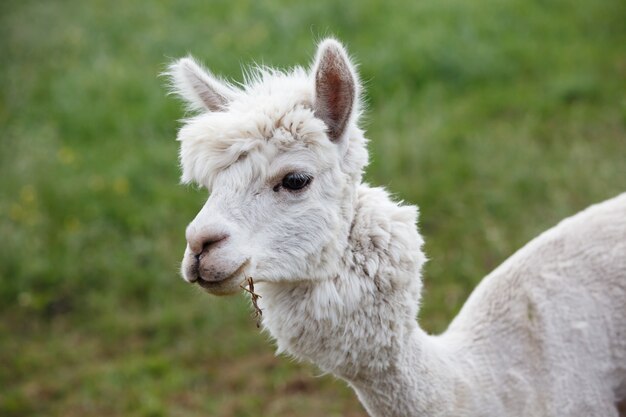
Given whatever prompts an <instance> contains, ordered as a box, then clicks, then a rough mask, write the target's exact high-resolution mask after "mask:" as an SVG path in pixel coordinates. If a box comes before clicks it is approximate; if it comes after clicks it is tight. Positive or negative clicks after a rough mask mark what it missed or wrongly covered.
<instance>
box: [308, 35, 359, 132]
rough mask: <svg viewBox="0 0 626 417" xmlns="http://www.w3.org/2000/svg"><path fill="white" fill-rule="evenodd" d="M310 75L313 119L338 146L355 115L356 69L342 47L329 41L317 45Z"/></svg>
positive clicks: (357, 89)
mask: <svg viewBox="0 0 626 417" xmlns="http://www.w3.org/2000/svg"><path fill="white" fill-rule="evenodd" d="M311 72H312V73H313V74H314V77H315V104H314V110H315V115H316V116H317V117H318V118H320V119H321V120H322V121H323V122H324V123H325V124H326V126H327V134H328V137H329V139H330V140H332V141H333V142H339V141H340V140H341V139H342V137H343V135H344V133H345V132H346V128H347V127H348V126H349V124H350V122H351V121H352V119H353V117H355V115H357V114H358V109H357V107H358V104H359V93H360V84H359V78H358V75H357V72H356V69H355V67H354V65H353V64H352V62H351V61H350V58H349V56H348V53H347V52H346V50H345V48H344V47H343V45H342V44H341V43H340V42H339V41H337V40H336V39H333V38H327V39H325V40H323V41H322V42H320V44H319V46H318V48H317V54H316V57H315V61H314V63H313V67H312V70H311Z"/></svg>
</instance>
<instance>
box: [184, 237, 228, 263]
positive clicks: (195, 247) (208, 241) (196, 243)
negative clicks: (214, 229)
mask: <svg viewBox="0 0 626 417" xmlns="http://www.w3.org/2000/svg"><path fill="white" fill-rule="evenodd" d="M228 237H229V235H228V234H226V233H219V234H217V233H210V234H209V233H207V234H201V235H198V236H194V237H193V238H192V239H189V240H188V243H189V249H190V251H191V253H192V254H193V256H194V257H195V259H196V261H199V260H200V257H201V256H202V255H203V254H205V253H207V252H208V251H209V250H211V249H212V248H214V247H215V246H216V245H217V244H218V243H220V242H222V241H224V240H226V239H228Z"/></svg>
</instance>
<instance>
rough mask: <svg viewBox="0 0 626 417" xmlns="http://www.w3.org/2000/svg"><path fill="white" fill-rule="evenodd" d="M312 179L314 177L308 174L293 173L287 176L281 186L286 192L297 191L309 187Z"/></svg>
mask: <svg viewBox="0 0 626 417" xmlns="http://www.w3.org/2000/svg"><path fill="white" fill-rule="evenodd" d="M312 179H313V177H311V176H310V175H308V174H303V173H301V172H292V173H289V174H287V175H285V177H284V178H283V180H282V182H281V184H280V185H281V186H282V187H283V188H284V189H286V190H291V191H296V190H301V189H303V188H304V187H306V186H307V185H309V184H310V183H311V180H312Z"/></svg>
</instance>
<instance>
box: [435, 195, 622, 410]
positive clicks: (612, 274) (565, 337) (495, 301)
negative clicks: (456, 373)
mask: <svg viewBox="0 0 626 417" xmlns="http://www.w3.org/2000/svg"><path fill="white" fill-rule="evenodd" d="M442 338H444V339H448V340H450V341H453V344H455V343H456V344H458V345H463V346H464V347H466V348H465V349H464V352H463V353H461V354H462V355H465V356H466V358H467V360H468V363H473V364H478V365H480V364H483V365H485V366H486V367H488V368H489V374H487V373H485V374H484V375H483V377H481V378H480V379H481V380H480V381H478V382H479V383H481V384H483V385H485V387H486V388H491V387H493V388H495V387H500V388H499V391H500V392H501V395H500V397H501V398H500V400H501V401H502V402H503V403H504V405H505V406H506V405H507V403H510V404H508V405H509V406H515V408H518V409H526V410H532V407H533V404H548V406H549V408H548V409H545V410H535V411H536V412H538V413H547V414H550V415H552V413H555V412H557V411H558V413H557V414H559V413H562V412H563V411H564V410H566V409H571V410H578V411H577V412H579V413H583V412H584V410H586V405H589V407H591V406H592V405H593V404H597V403H598V401H597V398H600V397H603V396H604V397H607V396H608V397H609V398H610V397H611V395H607V393H608V392H613V393H616V394H615V395H616V397H617V398H616V400H619V399H620V398H626V194H622V195H620V196H618V197H616V198H614V199H612V200H608V201H606V202H603V203H601V204H597V205H594V206H592V207H589V208H588V209H586V210H584V211H582V212H580V213H579V214H577V215H575V216H573V217H570V218H568V219H565V220H563V221H562V222H561V223H559V224H558V225H557V226H556V227H554V228H552V229H550V230H548V231H547V232H545V233H543V234H542V235H540V236H539V237H537V238H536V239H534V240H533V241H531V242H530V243H529V244H527V245H526V246H525V247H523V248H522V249H520V250H519V251H518V252H517V253H516V254H515V255H513V256H512V257H511V258H509V259H508V260H507V261H506V262H504V263H503V264H502V265H501V266H500V267H499V268H497V269H496V270H495V271H494V272H492V273H491V274H490V275H489V276H487V277H486V278H485V279H484V280H483V282H482V283H481V284H480V285H479V286H478V287H477V288H476V289H475V290H474V292H473V294H472V295H471V296H470V298H469V299H468V301H467V303H466V304H465V306H464V307H463V309H462V310H461V312H460V313H459V315H458V316H457V318H456V319H455V320H454V321H453V322H452V324H451V325H450V328H449V329H448V331H447V332H446V333H445V334H444V335H442ZM502 387H506V388H504V390H503V388H502ZM514 392H515V393H516V395H515V396H514V395H513V394H512V393H514ZM520 392H521V393H526V395H521V396H520V395H518V394H519V393H520ZM508 393H511V395H509V394H508ZM513 403H515V404H513ZM550 405H551V406H550ZM612 406H613V404H611V405H607V407H609V408H607V410H610V409H611V408H610V407H612ZM613 410H614V408H613ZM588 411H590V413H589V414H588V415H603V414H602V413H600V414H597V413H598V410H597V409H596V410H591V409H590V410H588ZM532 414H535V413H532ZM581 415H582V414H581ZM609 415H610V414H609Z"/></svg>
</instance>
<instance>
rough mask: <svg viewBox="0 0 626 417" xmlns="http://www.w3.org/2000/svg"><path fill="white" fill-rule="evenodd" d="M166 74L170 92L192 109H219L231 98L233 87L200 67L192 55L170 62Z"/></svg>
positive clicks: (233, 92)
mask: <svg viewBox="0 0 626 417" xmlns="http://www.w3.org/2000/svg"><path fill="white" fill-rule="evenodd" d="M166 75H167V76H169V77H170V82H171V86H172V92H173V93H175V94H177V95H179V96H180V97H181V98H182V99H183V100H185V101H186V102H187V105H188V106H189V107H190V108H191V109H192V110H208V111H211V112H213V111H221V110H223V109H224V108H225V107H226V105H227V104H228V103H229V102H230V101H231V100H232V99H233V97H234V95H235V89H234V87H232V86H231V85H228V84H226V83H224V82H223V81H220V80H219V79H217V78H216V77H215V76H213V75H212V74H211V73H210V72H209V71H207V70H205V69H204V68H202V67H201V66H200V65H199V64H198V63H197V62H196V61H195V60H194V59H193V58H192V57H187V58H182V59H179V60H178V61H176V62H174V63H172V64H171V65H170V66H169V68H168V71H167V72H166Z"/></svg>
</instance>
